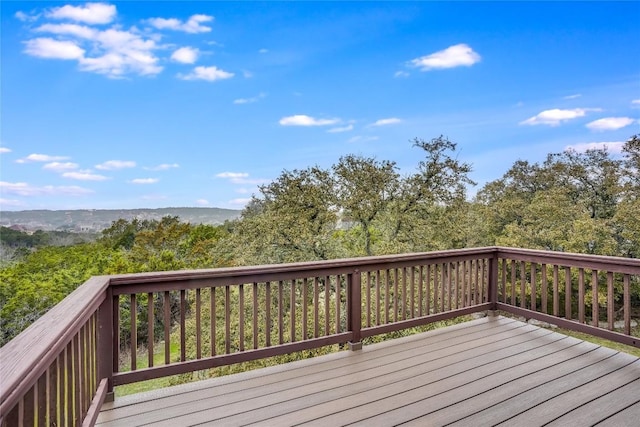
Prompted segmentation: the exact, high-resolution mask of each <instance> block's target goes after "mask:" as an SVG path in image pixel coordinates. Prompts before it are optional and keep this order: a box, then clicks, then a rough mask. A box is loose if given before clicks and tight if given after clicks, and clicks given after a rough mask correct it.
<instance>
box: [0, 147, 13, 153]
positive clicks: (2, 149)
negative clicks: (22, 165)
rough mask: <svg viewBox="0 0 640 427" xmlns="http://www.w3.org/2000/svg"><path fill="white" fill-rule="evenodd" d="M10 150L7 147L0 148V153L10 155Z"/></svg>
mask: <svg viewBox="0 0 640 427" xmlns="http://www.w3.org/2000/svg"><path fill="white" fill-rule="evenodd" d="M10 152H11V149H10V148H7V147H0V153H10Z"/></svg>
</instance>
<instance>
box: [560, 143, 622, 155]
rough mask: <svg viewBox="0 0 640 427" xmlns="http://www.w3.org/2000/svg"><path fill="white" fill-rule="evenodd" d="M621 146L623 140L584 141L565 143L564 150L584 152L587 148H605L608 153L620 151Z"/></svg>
mask: <svg viewBox="0 0 640 427" xmlns="http://www.w3.org/2000/svg"><path fill="white" fill-rule="evenodd" d="M622 147H624V142H622V141H616V142H585V143H581V144H573V145H567V146H566V147H565V148H564V150H565V151H577V152H578V153H584V152H585V151H587V150H602V149H605V148H606V149H607V151H609V152H610V153H617V154H619V153H622Z"/></svg>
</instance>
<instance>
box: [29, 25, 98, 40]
mask: <svg viewBox="0 0 640 427" xmlns="http://www.w3.org/2000/svg"><path fill="white" fill-rule="evenodd" d="M35 31H37V32H39V33H52V34H59V35H68V36H74V37H79V38H82V39H89V40H92V39H95V38H96V37H97V36H98V34H99V33H100V31H98V30H96V29H94V28H91V27H87V26H86V25H78V24H44V25H41V26H39V27H38V28H36V29H35Z"/></svg>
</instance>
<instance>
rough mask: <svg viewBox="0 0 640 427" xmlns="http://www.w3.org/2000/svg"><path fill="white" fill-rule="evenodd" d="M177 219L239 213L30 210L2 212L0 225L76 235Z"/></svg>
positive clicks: (214, 220) (195, 220)
mask: <svg viewBox="0 0 640 427" xmlns="http://www.w3.org/2000/svg"><path fill="white" fill-rule="evenodd" d="M167 215H169V216H178V217H180V220H181V221H183V222H189V223H191V224H210V225H216V224H222V223H224V222H225V221H226V220H231V219H235V218H238V217H239V216H240V211H239V210H234V209H220V208H160V209H78V210H60V211H50V210H31V211H6V212H2V213H0V225H2V226H4V227H13V228H14V229H22V230H25V231H34V230H64V231H76V232H99V231H102V230H104V229H105V228H108V227H109V226H110V225H111V223H112V222H113V221H117V220H118V219H121V218H122V219H126V220H132V219H134V218H138V219H161V218H162V217H163V216H167Z"/></svg>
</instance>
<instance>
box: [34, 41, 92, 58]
mask: <svg viewBox="0 0 640 427" xmlns="http://www.w3.org/2000/svg"><path fill="white" fill-rule="evenodd" d="M25 45H26V48H25V50H24V51H25V53H27V54H28V55H31V56H37V57H39V58H49V59H81V58H82V57H84V52H85V50H84V49H82V48H81V47H80V46H78V45H77V44H75V43H74V42H72V41H60V40H54V39H52V38H49V37H39V38H36V39H32V40H27V41H26V42H25Z"/></svg>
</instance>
